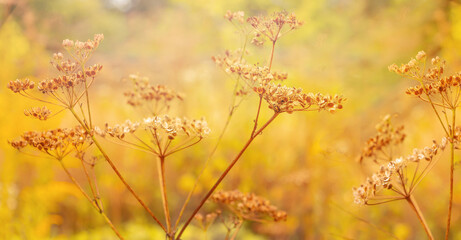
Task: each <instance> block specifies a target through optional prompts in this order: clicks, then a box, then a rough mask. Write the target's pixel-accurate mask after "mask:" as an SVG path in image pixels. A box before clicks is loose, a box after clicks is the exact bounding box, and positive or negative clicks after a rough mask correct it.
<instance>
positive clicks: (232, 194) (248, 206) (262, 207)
mask: <svg viewBox="0 0 461 240" xmlns="http://www.w3.org/2000/svg"><path fill="white" fill-rule="evenodd" d="M211 200H212V201H213V202H216V203H220V204H225V205H226V206H227V207H229V209H230V210H231V211H232V212H233V213H234V214H236V215H237V216H239V217H240V218H242V219H245V220H250V221H251V220H255V219H264V218H265V217H270V218H272V219H273V220H274V221H275V222H278V221H285V220H286V218H287V214H286V212H284V211H280V210H278V209H277V207H275V206H273V205H271V204H270V202H269V201H268V200H266V199H264V198H261V197H259V196H256V195H255V194H253V193H249V194H243V193H241V192H240V191H237V190H234V191H218V192H216V193H214V194H213V195H212V196H211Z"/></svg>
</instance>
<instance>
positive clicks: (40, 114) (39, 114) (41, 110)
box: [24, 106, 51, 120]
mask: <svg viewBox="0 0 461 240" xmlns="http://www.w3.org/2000/svg"><path fill="white" fill-rule="evenodd" d="M24 115H26V116H28V117H29V116H30V117H33V118H37V119H38V120H47V119H48V118H49V117H50V115H51V111H50V110H49V109H48V108H47V107H46V106H43V107H34V108H31V109H25V110H24Z"/></svg>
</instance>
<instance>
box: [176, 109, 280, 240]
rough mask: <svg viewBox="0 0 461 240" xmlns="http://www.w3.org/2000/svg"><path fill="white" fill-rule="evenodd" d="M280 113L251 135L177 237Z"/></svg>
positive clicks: (178, 237)
mask: <svg viewBox="0 0 461 240" xmlns="http://www.w3.org/2000/svg"><path fill="white" fill-rule="evenodd" d="M278 115H279V113H274V115H272V117H271V118H270V119H269V120H268V121H267V122H266V123H265V124H264V125H263V126H262V127H261V128H260V129H259V130H258V131H256V133H255V135H254V136H251V137H250V139H248V141H247V142H246V144H245V145H244V146H243V148H242V150H240V152H239V153H238V154H237V156H236V157H235V158H234V160H233V161H232V162H231V163H230V164H229V166H228V167H227V168H226V170H224V172H223V173H222V174H221V176H220V177H219V178H218V180H217V181H216V183H215V184H214V185H213V187H212V188H211V189H210V190H209V191H208V193H207V194H206V195H205V197H204V198H203V199H202V201H200V203H199V205H198V206H197V207H196V208H195V210H194V211H193V213H192V214H191V216H190V217H189V218H188V219H187V221H186V223H185V224H184V226H183V227H182V228H181V231H180V232H179V234H178V236H177V239H180V238H181V235H182V234H183V233H184V230H186V228H187V226H188V225H189V224H190V222H191V221H192V219H193V218H194V216H195V215H196V214H197V212H198V211H199V210H200V209H201V208H202V206H203V204H205V202H206V201H207V200H208V198H210V196H211V194H213V192H214V191H215V190H216V188H217V187H218V185H219V184H221V182H222V180H223V179H224V178H225V177H226V176H227V174H228V173H229V172H230V170H231V169H232V168H233V167H234V165H235V164H236V163H237V161H238V160H239V159H240V157H241V156H242V155H243V153H244V152H245V151H246V149H247V148H248V147H249V146H250V144H251V142H253V140H254V139H255V138H256V136H258V135H259V134H260V133H261V132H262V131H263V130H264V129H265V128H266V127H267V126H268V125H269V124H270V123H271V122H272V121H274V119H275V118H276V117H277V116H278Z"/></svg>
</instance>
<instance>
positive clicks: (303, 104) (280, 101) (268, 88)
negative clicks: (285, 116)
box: [254, 83, 345, 113]
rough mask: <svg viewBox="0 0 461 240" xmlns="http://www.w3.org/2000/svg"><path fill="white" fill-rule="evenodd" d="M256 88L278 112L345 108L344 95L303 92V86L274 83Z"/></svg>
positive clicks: (334, 110)
mask: <svg viewBox="0 0 461 240" xmlns="http://www.w3.org/2000/svg"><path fill="white" fill-rule="evenodd" d="M254 90H255V92H257V93H259V94H262V96H263V98H264V100H266V102H267V103H269V108H270V109H272V110H274V112H277V113H282V112H287V113H292V112H295V111H321V110H326V111H328V112H330V113H334V112H336V110H339V109H342V108H343V105H342V103H343V102H344V101H345V98H344V97H342V96H338V95H334V96H330V95H322V94H320V93H303V92H302V89H301V88H295V87H287V86H283V85H281V84H277V85H276V84H273V83H270V84H267V85H263V86H262V87H259V88H254Z"/></svg>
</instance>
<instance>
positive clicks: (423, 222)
mask: <svg viewBox="0 0 461 240" xmlns="http://www.w3.org/2000/svg"><path fill="white" fill-rule="evenodd" d="M406 200H407V202H408V203H409V204H410V206H411V208H412V209H413V211H415V213H416V215H417V216H418V219H419V221H420V222H421V225H423V227H424V231H426V234H427V236H428V237H429V239H431V240H433V239H434V236H432V233H431V229H429V226H428V225H427V223H426V220H425V219H424V216H423V213H422V212H421V210H420V209H419V206H418V204H417V203H416V200H415V198H414V197H413V195H411V194H410V195H408V197H407V198H406Z"/></svg>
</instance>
